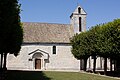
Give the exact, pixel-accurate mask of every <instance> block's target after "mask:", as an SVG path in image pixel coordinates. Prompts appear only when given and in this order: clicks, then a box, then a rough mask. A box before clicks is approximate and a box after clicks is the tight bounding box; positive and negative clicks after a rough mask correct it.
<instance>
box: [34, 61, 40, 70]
mask: <svg viewBox="0 0 120 80" xmlns="http://www.w3.org/2000/svg"><path fill="white" fill-rule="evenodd" d="M35 69H41V59H35Z"/></svg>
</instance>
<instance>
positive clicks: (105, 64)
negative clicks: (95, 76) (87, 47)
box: [104, 57, 107, 75]
mask: <svg viewBox="0 0 120 80" xmlns="http://www.w3.org/2000/svg"><path fill="white" fill-rule="evenodd" d="M104 74H105V75H106V74H107V58H106V57H105V58H104Z"/></svg>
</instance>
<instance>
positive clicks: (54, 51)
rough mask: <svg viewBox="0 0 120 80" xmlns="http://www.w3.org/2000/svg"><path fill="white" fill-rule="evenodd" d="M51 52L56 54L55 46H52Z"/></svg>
mask: <svg viewBox="0 0 120 80" xmlns="http://www.w3.org/2000/svg"><path fill="white" fill-rule="evenodd" d="M53 54H56V46H53Z"/></svg>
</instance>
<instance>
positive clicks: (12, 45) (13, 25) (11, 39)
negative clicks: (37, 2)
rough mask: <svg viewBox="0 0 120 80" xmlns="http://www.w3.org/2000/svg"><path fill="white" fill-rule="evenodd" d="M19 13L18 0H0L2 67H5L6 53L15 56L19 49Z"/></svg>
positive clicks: (20, 27) (20, 37)
mask: <svg viewBox="0 0 120 80" xmlns="http://www.w3.org/2000/svg"><path fill="white" fill-rule="evenodd" d="M19 13H20V5H19V4H18V0H0V36H1V38H0V54H1V61H2V59H3V55H4V65H3V67H4V68H6V58H7V54H8V53H9V54H14V55H15V56H17V55H18V53H19V51H20V49H21V44H22V41H23V29H22V25H21V22H20V16H19ZM1 68H2V62H1Z"/></svg>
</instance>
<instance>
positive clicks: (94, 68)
mask: <svg viewBox="0 0 120 80" xmlns="http://www.w3.org/2000/svg"><path fill="white" fill-rule="evenodd" d="M93 58H94V64H93V72H94V73H95V70H96V55H94V56H93Z"/></svg>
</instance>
